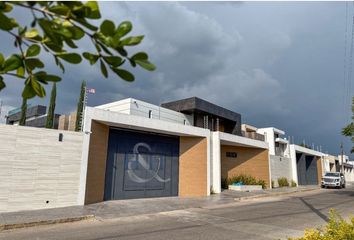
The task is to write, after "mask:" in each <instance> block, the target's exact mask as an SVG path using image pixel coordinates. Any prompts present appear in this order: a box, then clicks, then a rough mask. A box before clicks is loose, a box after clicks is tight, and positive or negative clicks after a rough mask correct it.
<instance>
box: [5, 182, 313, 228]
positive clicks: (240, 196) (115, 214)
mask: <svg viewBox="0 0 354 240" xmlns="http://www.w3.org/2000/svg"><path fill="white" fill-rule="evenodd" d="M316 189H319V187H318V186H307V187H298V188H277V189H272V190H262V191H255V192H236V191H230V190H225V191H223V192H222V193H221V194H215V195H211V196H208V197H195V198H182V197H166V198H149V199H132V200H118V201H106V202H101V203H97V204H91V205H86V206H72V207H65V208H54V209H44V210H33V211H21V212H10V213H0V231H2V230H7V229H14V228H23V227H31V226H39V225H48V224H56V223H64V222H74V221H80V220H88V219H97V220H101V221H104V220H108V219H116V218H121V217H129V216H138V215H144V214H155V213H160V212H168V211H174V210H182V209H189V208H209V207H219V206H222V205H227V204H231V203H235V202H238V201H245V200H249V199H256V198H265V197H274V196H279V195H289V194H293V193H296V192H305V191H314V190H316Z"/></svg>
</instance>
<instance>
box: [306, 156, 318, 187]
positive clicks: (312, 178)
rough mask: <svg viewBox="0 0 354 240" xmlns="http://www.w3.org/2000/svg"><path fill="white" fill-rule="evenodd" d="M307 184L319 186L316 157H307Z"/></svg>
mask: <svg viewBox="0 0 354 240" xmlns="http://www.w3.org/2000/svg"><path fill="white" fill-rule="evenodd" d="M306 183H307V185H317V184H318V179H317V162H316V158H315V157H314V156H306Z"/></svg>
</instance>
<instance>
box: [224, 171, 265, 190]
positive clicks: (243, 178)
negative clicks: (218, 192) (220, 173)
mask: <svg viewBox="0 0 354 240" xmlns="http://www.w3.org/2000/svg"><path fill="white" fill-rule="evenodd" d="M237 182H242V183H243V184H244V185H262V188H263V189H265V188H266V187H267V184H266V182H265V181H264V180H262V179H256V178H254V177H252V176H251V175H247V174H240V175H235V176H232V177H230V178H222V179H221V187H222V188H224V189H228V187H229V185H231V184H233V183H237Z"/></svg>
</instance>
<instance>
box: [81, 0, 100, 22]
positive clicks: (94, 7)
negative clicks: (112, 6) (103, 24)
mask: <svg viewBox="0 0 354 240" xmlns="http://www.w3.org/2000/svg"><path fill="white" fill-rule="evenodd" d="M85 6H86V7H89V8H90V10H91V11H90V14H89V15H88V16H86V17H87V18H91V19H100V18H101V14H100V9H99V7H98V4H97V2H96V1H88V2H87V3H85Z"/></svg>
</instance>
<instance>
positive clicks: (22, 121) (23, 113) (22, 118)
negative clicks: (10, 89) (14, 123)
mask: <svg viewBox="0 0 354 240" xmlns="http://www.w3.org/2000/svg"><path fill="white" fill-rule="evenodd" d="M26 112H27V98H22V105H21V115H20V121H19V123H18V124H19V125H20V126H25V125H26Z"/></svg>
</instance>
